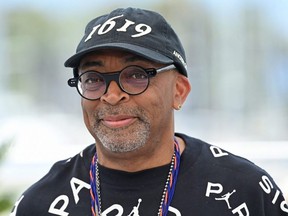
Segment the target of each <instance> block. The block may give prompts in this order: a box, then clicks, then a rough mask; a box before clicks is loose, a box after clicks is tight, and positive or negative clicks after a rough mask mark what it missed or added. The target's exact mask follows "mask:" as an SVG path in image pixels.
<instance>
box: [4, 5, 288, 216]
mask: <svg viewBox="0 0 288 216" xmlns="http://www.w3.org/2000/svg"><path fill="white" fill-rule="evenodd" d="M128 6H133V7H141V8H146V9H152V10H156V11H158V12H160V13H161V14H162V15H163V16H164V17H165V18H166V19H167V20H168V21H169V22H170V24H171V25H172V26H173V27H174V29H175V30H176V32H178V34H179V37H180V38H181V40H182V42H183V45H184V47H185V49H186V56H187V63H188V69H189V79H190V81H191V83H192V93H191V94H190V96H189V98H188V100H187V102H186V104H185V105H184V107H183V109H182V110H181V111H178V112H177V113H176V118H177V120H176V131H179V132H184V133H187V134H189V135H191V136H194V137H197V138H200V139H202V140H205V141H207V142H210V143H212V144H214V145H218V146H220V147H222V148H224V149H226V150H228V151H231V152H233V153H235V154H238V155H240V156H243V157H246V158H248V159H249V160H251V161H253V162H255V163H256V164H257V165H259V166H261V167H262V168H264V169H265V170H266V171H268V172H269V173H270V174H271V175H272V176H273V177H274V180H275V181H276V182H277V184H278V185H279V186H280V188H281V189H282V190H283V192H284V194H285V196H286V198H288V172H287V171H288V170H287V167H288V24H287V23H288V13H287V11H288V1H286V0H278V1H269V0H234V1H231V0H222V1H216V0H201V1H200V0H177V1H176V0H158V1H155V0H154V1H152V0H145V1H135V0H134V1H132V0H121V1H118V0H108V1H107V0H106V1H105V0H97V1H96V0H94V1H92V0H86V1H79V0H75V1H68V0H61V1H56V0H49V1H48V0H42V1H33V0H9V1H1V3H0V27H1V28H0V67H1V69H0V76H1V78H0V212H2V215H4V214H5V213H3V212H5V210H6V214H7V209H10V208H11V205H13V203H14V201H15V200H16V199H17V198H18V197H19V196H20V193H21V192H23V190H24V189H26V188H27V187H28V186H29V185H31V184H32V183H33V182H35V181H37V180H38V179H39V178H40V177H42V176H43V175H44V174H45V173H46V172H47V171H48V170H49V168H50V167H51V165H52V164H53V163H54V162H55V161H56V160H60V159H65V158H68V157H70V156H73V155H75V154H77V153H78V152H79V151H81V150H82V149H83V148H84V147H85V146H87V145H88V144H91V143H93V139H92V138H91V137H90V135H89V134H88V132H87V131H86V129H85V126H84V123H83V121H82V113H81V107H80V96H79V95H78V93H77V92H76V90H75V89H74V88H70V87H68V85H67V80H68V79H69V78H70V77H71V76H72V71H71V69H67V68H64V66H63V63H64V61H65V60H66V59H67V58H68V57H70V56H71V55H72V54H73V53H74V52H75V49H76V45H77V44H78V42H79V41H80V38H82V34H83V31H84V27H85V26H86V24H87V22H88V21H90V20H91V19H92V18H94V17H96V16H98V15H102V14H104V13H107V12H109V11H111V10H112V9H114V8H116V7H128ZM147 22H149V21H147ZM11 200H12V201H11ZM0 215H1V213H0Z"/></svg>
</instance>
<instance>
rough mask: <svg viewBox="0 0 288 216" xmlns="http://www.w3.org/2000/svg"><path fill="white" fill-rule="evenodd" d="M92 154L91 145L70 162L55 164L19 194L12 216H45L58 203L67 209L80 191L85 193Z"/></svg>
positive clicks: (92, 147) (64, 161) (69, 159)
mask: <svg viewBox="0 0 288 216" xmlns="http://www.w3.org/2000/svg"><path fill="white" fill-rule="evenodd" d="M94 152H95V144H94V145H90V146H88V147H87V148H85V149H84V150H83V151H81V152H80V153H78V154H76V155H75V156H73V157H71V158H68V159H66V160H61V161H58V162H56V163H55V164H54V165H53V166H52V167H51V169H50V170H49V172H48V173H47V174H46V175H45V176H43V177H42V178H41V179H40V180H39V181H38V182H36V183H34V184H33V185H32V186H31V187H29V188H28V189H27V190H26V191H25V192H24V193H23V194H22V196H21V197H20V199H19V200H18V201H17V202H16V204H15V207H14V210H13V212H15V214H14V215H37V214H38V215H46V214H48V212H49V211H52V212H53V205H54V204H55V205H56V204H57V203H58V202H62V203H63V202H64V204H66V203H67V205H68V203H69V202H71V198H72V199H73V197H74V199H75V195H77V196H78V193H79V191H80V189H82V188H83V189H85V190H86V192H87V193H88V191H89V190H88V189H89V188H90V185H89V166H90V161H91V158H92V155H93V154H94ZM78 187H79V188H80V189H79V188H78ZM77 196H76V197H77ZM64 204H63V205H64ZM47 210H48V212H47ZM16 212H17V214H16ZM12 215H13V214H12Z"/></svg>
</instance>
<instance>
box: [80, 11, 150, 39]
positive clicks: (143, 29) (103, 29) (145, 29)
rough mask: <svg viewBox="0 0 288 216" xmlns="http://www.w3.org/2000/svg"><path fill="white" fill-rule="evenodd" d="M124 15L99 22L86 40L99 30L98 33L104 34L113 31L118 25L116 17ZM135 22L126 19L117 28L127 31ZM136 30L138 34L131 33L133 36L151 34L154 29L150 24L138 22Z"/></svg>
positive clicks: (119, 30)
mask: <svg viewBox="0 0 288 216" xmlns="http://www.w3.org/2000/svg"><path fill="white" fill-rule="evenodd" d="M120 17H123V14H122V15H119V16H115V17H112V18H110V19H108V20H107V21H106V22H104V23H103V24H102V25H101V24H98V25H97V26H94V27H93V29H92V31H91V32H90V34H89V35H88V37H87V38H86V39H85V42H87V41H88V40H90V39H91V38H92V36H93V35H94V34H95V33H96V31H97V30H98V32H97V33H98V35H103V34H106V33H107V32H109V31H111V30H112V29H113V28H114V26H115V25H116V21H115V20H116V19H118V18H120ZM134 24H135V22H133V21H131V20H128V19H125V23H124V25H123V26H122V27H120V28H118V29H116V31H118V32H126V31H127V28H128V27H129V26H131V25H134ZM135 31H136V32H137V33H136V34H133V35H131V37H134V38H135V37H141V36H143V35H146V34H149V33H150V32H151V31H152V28H151V27H150V26H149V25H146V24H143V23H140V24H137V25H136V26H135Z"/></svg>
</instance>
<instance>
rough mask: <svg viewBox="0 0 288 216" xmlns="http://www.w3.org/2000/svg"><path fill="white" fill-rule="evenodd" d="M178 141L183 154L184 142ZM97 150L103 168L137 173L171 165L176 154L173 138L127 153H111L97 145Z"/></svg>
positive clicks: (178, 139)
mask: <svg viewBox="0 0 288 216" xmlns="http://www.w3.org/2000/svg"><path fill="white" fill-rule="evenodd" d="M176 139H177V141H178V143H179V146H180V153H182V152H183V150H184V148H185V144H184V141H183V140H182V139H180V138H178V137H177V138H176ZM146 146H147V147H146ZM96 148H97V155H98V162H99V164H101V165H102V166H104V167H107V168H110V169H115V170H123V171H127V172H137V171H141V170H145V169H150V168H154V167H159V166H163V165H166V164H169V163H170V162H171V158H172V156H173V153H174V140H173V137H172V139H170V140H169V141H166V142H159V143H151V144H147V145H145V147H143V148H141V149H138V150H136V151H133V152H126V153H115V152H111V151H109V150H107V149H106V148H105V147H103V146H102V145H101V144H97V145H96Z"/></svg>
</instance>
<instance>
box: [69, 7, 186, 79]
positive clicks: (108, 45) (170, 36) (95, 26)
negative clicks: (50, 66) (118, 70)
mask: <svg viewBox="0 0 288 216" xmlns="http://www.w3.org/2000/svg"><path fill="white" fill-rule="evenodd" d="M103 49H120V50H125V51H128V52H131V53H134V54H136V55H139V56H142V57H144V58H146V59H149V60H151V61H155V62H159V63H164V64H172V63H173V64H174V65H175V66H176V67H177V69H178V71H179V72H180V73H181V74H183V75H184V76H187V65H186V57H185V51H184V49H183V46H182V44H181V41H180V40H179V38H178V36H177V34H176V33H175V32H174V30H173V29H172V27H171V26H170V25H169V24H168V23H167V21H166V20H165V19H164V18H163V16H161V15H160V14H159V13H156V12H154V11H149V10H143V9H139V8H119V9H116V10H114V11H112V12H111V13H109V14H106V15H103V16H100V17H97V18H95V19H93V20H92V21H90V22H89V23H88V25H87V26H86V29H85V34H84V36H83V38H82V40H81V41H80V43H79V45H78V47H77V49H76V54H74V55H73V56H71V57H70V58H69V59H68V60H67V61H66V62H65V64H64V65H65V67H71V68H77V67H78V66H79V63H80V61H81V59H82V58H83V57H84V56H85V55H86V54H88V53H91V52H97V50H103Z"/></svg>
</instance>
